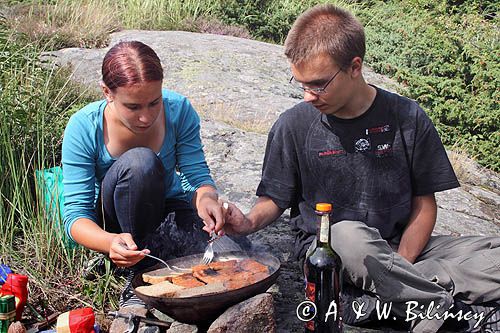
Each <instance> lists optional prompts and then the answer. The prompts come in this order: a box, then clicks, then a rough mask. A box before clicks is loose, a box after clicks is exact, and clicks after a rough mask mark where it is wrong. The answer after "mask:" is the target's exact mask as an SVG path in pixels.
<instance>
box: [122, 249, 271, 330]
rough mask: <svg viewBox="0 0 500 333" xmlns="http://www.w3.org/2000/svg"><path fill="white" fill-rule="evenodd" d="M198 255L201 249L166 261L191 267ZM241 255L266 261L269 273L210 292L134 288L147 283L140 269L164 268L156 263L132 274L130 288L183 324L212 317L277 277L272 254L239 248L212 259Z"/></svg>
mask: <svg viewBox="0 0 500 333" xmlns="http://www.w3.org/2000/svg"><path fill="white" fill-rule="evenodd" d="M202 257H203V253H199V254H194V255H190V256H186V257H181V258H175V259H172V260H168V261H167V263H168V264H169V265H170V266H176V267H180V268H191V267H192V266H195V265H198V264H200V262H201V259H202ZM244 258H249V259H253V260H256V261H258V262H260V263H261V264H263V265H266V266H267V267H268V268H269V276H268V277H266V278H265V279H263V280H260V281H257V282H256V283H253V284H250V285H248V286H245V287H242V288H239V289H235V290H229V291H225V292H221V293H216V294H210V295H201V296H193V297H185V298H173V297H157V296H148V295H144V294H142V293H140V292H138V291H137V290H136V288H137V287H140V286H144V285H147V283H145V282H144V281H143V280H142V274H143V273H147V272H150V271H153V270H155V269H159V268H164V266H163V265H162V264H158V265H155V266H153V267H150V268H148V269H146V270H143V271H141V272H139V273H138V274H136V275H135V277H134V279H133V280H132V288H134V292H135V294H136V295H137V297H139V298H140V299H142V300H143V301H144V303H146V304H147V305H149V306H151V307H153V308H155V309H157V310H159V311H161V312H163V313H165V314H166V315H168V316H170V317H172V318H174V319H175V320H177V321H179V322H182V323H187V324H201V323H207V322H210V321H213V320H215V319H216V318H217V317H218V316H219V315H221V314H222V313H223V312H224V311H225V310H226V309H227V308H229V307H230V306H232V305H234V304H236V303H239V302H241V301H244V300H245V299H247V298H250V297H252V296H255V295H257V294H260V293H263V292H265V291H266V290H267V289H268V288H269V287H270V286H271V285H272V284H273V283H274V282H275V281H276V279H277V278H278V275H279V271H280V261H279V260H278V259H277V258H276V257H274V256H272V255H270V254H267V253H263V252H243V251H232V252H225V253H217V254H216V256H215V258H214V261H225V260H230V259H244Z"/></svg>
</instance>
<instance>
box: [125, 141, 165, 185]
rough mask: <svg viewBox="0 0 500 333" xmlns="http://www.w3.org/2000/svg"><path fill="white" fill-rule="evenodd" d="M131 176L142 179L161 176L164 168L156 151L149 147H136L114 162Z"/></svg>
mask: <svg viewBox="0 0 500 333" xmlns="http://www.w3.org/2000/svg"><path fill="white" fill-rule="evenodd" d="M116 163H118V165H117V166H119V167H120V168H122V169H123V170H126V171H127V173H129V174H132V175H133V176H136V177H140V178H141V179H143V180H146V179H149V178H152V179H157V177H163V176H164V174H165V169H164V167H163V164H162V162H161V160H160V159H159V158H158V156H157V155H156V153H155V152H154V151H152V150H151V149H150V148H146V147H137V148H132V149H129V150H127V151H126V152H125V153H123V154H122V155H121V156H120V157H119V158H118V160H117V161H116V162H115V164H116Z"/></svg>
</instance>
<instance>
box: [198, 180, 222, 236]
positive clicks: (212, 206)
mask: <svg viewBox="0 0 500 333" xmlns="http://www.w3.org/2000/svg"><path fill="white" fill-rule="evenodd" d="M196 209H197V211H198V215H199V216H200V217H201V219H202V220H203V223H205V226H204V227H203V230H205V231H206V232H208V233H211V232H212V231H214V232H216V233H217V234H219V232H220V231H221V229H222V226H223V225H224V215H225V209H224V204H223V202H222V200H219V196H218V195H217V192H216V191H215V189H214V188H213V187H211V186H202V187H200V188H198V190H196Z"/></svg>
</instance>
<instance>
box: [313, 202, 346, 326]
mask: <svg viewBox="0 0 500 333" xmlns="http://www.w3.org/2000/svg"><path fill="white" fill-rule="evenodd" d="M331 212H332V205H331V204H327V203H318V204H316V214H317V220H318V226H317V227H318V231H317V246H316V249H314V251H313V252H312V253H311V254H310V255H309V256H307V258H306V260H305V262H304V275H305V279H306V298H307V299H309V300H310V301H312V302H314V304H315V306H316V316H315V317H314V320H311V321H308V322H306V325H305V326H306V327H305V328H306V330H305V331H306V332H317V333H319V332H328V333H332V332H333V333H338V332H343V327H342V322H341V318H340V317H341V316H342V309H341V304H340V288H341V285H342V284H341V283H342V279H341V275H340V268H341V266H342V262H341V260H340V257H339V256H338V254H337V253H335V251H333V249H332V247H331V246H330V236H331V234H330V214H331Z"/></svg>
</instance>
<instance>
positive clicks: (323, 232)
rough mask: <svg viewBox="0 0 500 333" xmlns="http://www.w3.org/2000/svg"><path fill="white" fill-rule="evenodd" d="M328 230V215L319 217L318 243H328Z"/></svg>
mask: <svg viewBox="0 0 500 333" xmlns="http://www.w3.org/2000/svg"><path fill="white" fill-rule="evenodd" d="M329 229H330V219H329V218H328V215H323V216H321V225H320V230H319V241H320V242H322V243H328V231H329Z"/></svg>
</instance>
